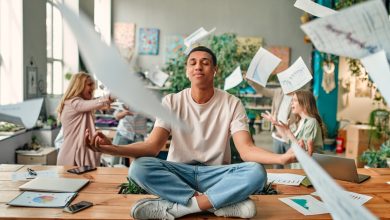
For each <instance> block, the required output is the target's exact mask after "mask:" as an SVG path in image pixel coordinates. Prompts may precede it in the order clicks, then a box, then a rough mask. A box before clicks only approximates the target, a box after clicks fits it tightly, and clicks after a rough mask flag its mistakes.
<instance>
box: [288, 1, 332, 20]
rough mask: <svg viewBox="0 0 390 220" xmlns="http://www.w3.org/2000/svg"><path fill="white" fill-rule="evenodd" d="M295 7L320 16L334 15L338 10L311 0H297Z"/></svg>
mask: <svg viewBox="0 0 390 220" xmlns="http://www.w3.org/2000/svg"><path fill="white" fill-rule="evenodd" d="M294 7H296V8H299V9H301V10H303V11H305V12H307V13H309V14H312V15H314V16H317V17H320V18H322V17H325V16H328V15H332V14H334V13H336V12H337V11H335V10H333V9H330V8H328V7H325V6H322V5H320V4H317V3H315V2H313V1H311V0H297V1H296V2H295V4H294Z"/></svg>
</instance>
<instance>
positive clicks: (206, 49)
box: [186, 46, 217, 66]
mask: <svg viewBox="0 0 390 220" xmlns="http://www.w3.org/2000/svg"><path fill="white" fill-rule="evenodd" d="M196 51H202V52H206V53H208V54H210V55H211V59H212V61H213V64H214V66H216V65H217V57H216V56H215V54H214V52H213V51H212V50H210V49H209V48H207V47H204V46H198V47H195V48H193V49H192V50H191V51H190V52H189V53H188V55H187V58H186V63H187V60H188V58H189V57H190V55H191V54H192V53H193V52H196Z"/></svg>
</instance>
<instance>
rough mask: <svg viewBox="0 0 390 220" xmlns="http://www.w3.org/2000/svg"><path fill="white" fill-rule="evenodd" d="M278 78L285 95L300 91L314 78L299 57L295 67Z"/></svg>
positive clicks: (291, 67) (280, 74)
mask: <svg viewBox="0 0 390 220" xmlns="http://www.w3.org/2000/svg"><path fill="white" fill-rule="evenodd" d="M277 76H278V79H279V82H280V86H281V87H282V90H283V93H284V94H288V93H290V92H294V91H295V90H298V89H300V88H301V87H302V86H304V85H305V84H306V83H308V82H309V81H310V80H311V79H312V78H313V77H312V76H311V73H310V71H309V69H308V68H307V66H306V65H305V62H303V60H302V57H299V58H298V59H297V60H296V61H295V62H294V64H293V65H291V66H290V67H289V68H288V69H286V70H285V71H283V72H281V73H279V74H277Z"/></svg>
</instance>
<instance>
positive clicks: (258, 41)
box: [237, 37, 263, 54]
mask: <svg viewBox="0 0 390 220" xmlns="http://www.w3.org/2000/svg"><path fill="white" fill-rule="evenodd" d="M261 46H263V38H261V37H237V53H238V54H240V53H242V52H244V51H246V50H248V48H249V47H255V51H257V50H259V48H260V47H261Z"/></svg>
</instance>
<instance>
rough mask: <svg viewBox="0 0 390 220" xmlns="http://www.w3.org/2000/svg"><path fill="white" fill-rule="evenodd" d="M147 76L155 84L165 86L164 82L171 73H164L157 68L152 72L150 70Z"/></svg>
mask: <svg viewBox="0 0 390 220" xmlns="http://www.w3.org/2000/svg"><path fill="white" fill-rule="evenodd" d="M146 78H148V79H150V81H152V82H153V83H154V84H156V85H157V86H159V87H163V86H164V83H165V82H166V81H167V79H168V78H169V75H168V74H166V73H164V72H163V71H161V70H157V71H152V72H149V73H148V74H147V75H146Z"/></svg>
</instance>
